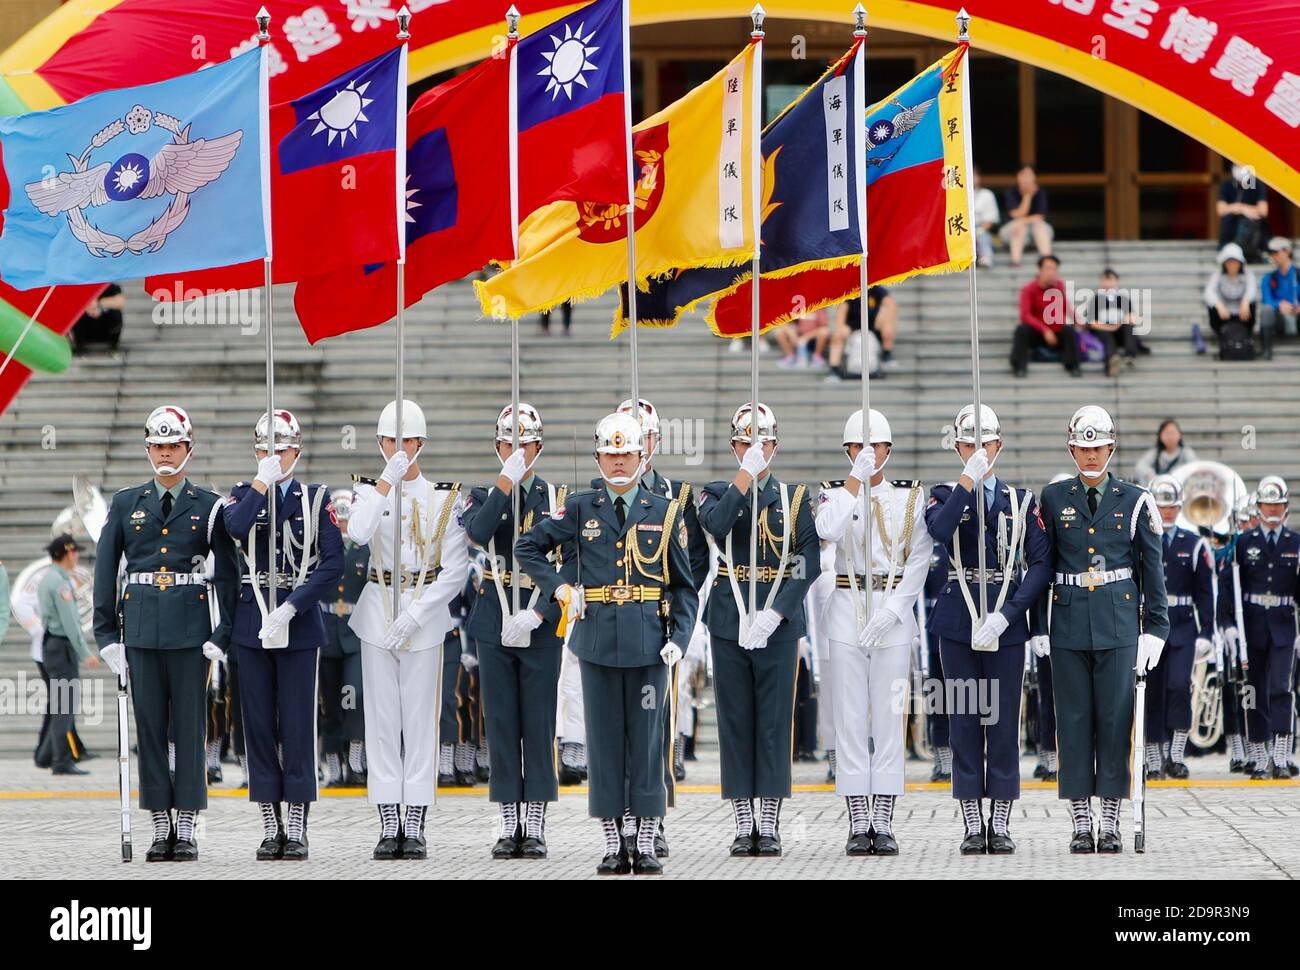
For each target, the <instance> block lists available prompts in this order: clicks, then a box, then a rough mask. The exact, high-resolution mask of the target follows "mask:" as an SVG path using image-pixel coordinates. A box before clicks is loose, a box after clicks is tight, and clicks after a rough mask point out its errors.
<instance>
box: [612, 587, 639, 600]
mask: <svg viewBox="0 0 1300 970" xmlns="http://www.w3.org/2000/svg"><path fill="white" fill-rule="evenodd" d="M634 593H635V590H634V589H633V588H632V587H631V586H623V585H622V584H620V585H618V586H611V587H609V601H610V602H611V603H630V602H632V597H633V595H634Z"/></svg>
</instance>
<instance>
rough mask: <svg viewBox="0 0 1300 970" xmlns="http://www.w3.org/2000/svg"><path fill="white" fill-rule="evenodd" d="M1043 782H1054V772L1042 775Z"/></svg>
mask: <svg viewBox="0 0 1300 970" xmlns="http://www.w3.org/2000/svg"><path fill="white" fill-rule="evenodd" d="M1043 781H1056V772H1055V771H1049V772H1047V773H1046V774H1044V775H1043Z"/></svg>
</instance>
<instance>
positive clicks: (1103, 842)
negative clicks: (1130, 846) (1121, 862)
mask: <svg viewBox="0 0 1300 970" xmlns="http://www.w3.org/2000/svg"><path fill="white" fill-rule="evenodd" d="M1097 851H1098V852H1099V853H1101V852H1104V853H1106V854H1107V855H1115V853H1117V852H1123V851H1124V844H1123V843H1122V842H1121V841H1120V839H1119V833H1118V832H1102V833H1101V834H1100V835H1098V836H1097Z"/></svg>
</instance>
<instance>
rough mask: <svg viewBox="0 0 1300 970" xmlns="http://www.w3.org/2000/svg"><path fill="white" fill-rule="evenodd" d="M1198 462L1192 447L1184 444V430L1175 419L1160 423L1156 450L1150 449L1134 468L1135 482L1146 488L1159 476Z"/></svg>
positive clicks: (1143, 454)
mask: <svg viewBox="0 0 1300 970" xmlns="http://www.w3.org/2000/svg"><path fill="white" fill-rule="evenodd" d="M1194 461H1196V452H1195V451H1193V450H1192V446H1191V445H1188V444H1184V443H1183V429H1182V428H1180V427H1178V422H1177V421H1175V420H1174V419H1173V418H1165V419H1164V420H1163V421H1161V422H1160V430H1159V431H1157V432H1156V443H1155V447H1154V448H1148V449H1147V450H1146V451H1145V452H1143V453H1142V457H1141V458H1139V459H1138V461H1137V465H1135V466H1134V468H1133V473H1134V481H1136V482H1137V484H1139V485H1141V486H1142V487H1143V488H1146V487H1147V486H1148V485H1150V484H1151V479H1153V478H1155V477H1156V476H1157V475H1168V474H1169V473H1170V472H1172V471H1173V470H1174V469H1175V468H1178V467H1179V466H1180V465H1190V464H1191V463H1192V462H1194Z"/></svg>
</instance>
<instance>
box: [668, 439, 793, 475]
mask: <svg viewBox="0 0 1300 970" xmlns="http://www.w3.org/2000/svg"><path fill="white" fill-rule="evenodd" d="M769 441H770V442H772V454H771V456H770V457H769V458H768V459H767V464H768V467H769V468H770V467H771V465H772V462H773V461H775V460H776V453H777V451H779V450H780V448H781V443H780V442H779V441H777V440H776V439H775V438H766V439H764V440H763V441H760V442H759V443H758V445H757V447H759V448H762V447H763V445H765V444H767V442H769ZM738 443H739V444H744V442H743V441H742V442H735V441H733V442H732V443H731V457H732V458H734V459H736V467H737V468H739V467H740V465H741V463H742V462H743V459H742V458H741V457H740V456H739V455H738V454H736V445H737V444H738ZM750 447H751V448H753V447H755V445H752V444H751V445H750ZM656 450H657V449H656ZM763 473H764V474H767V469H766V468H764V469H763Z"/></svg>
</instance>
